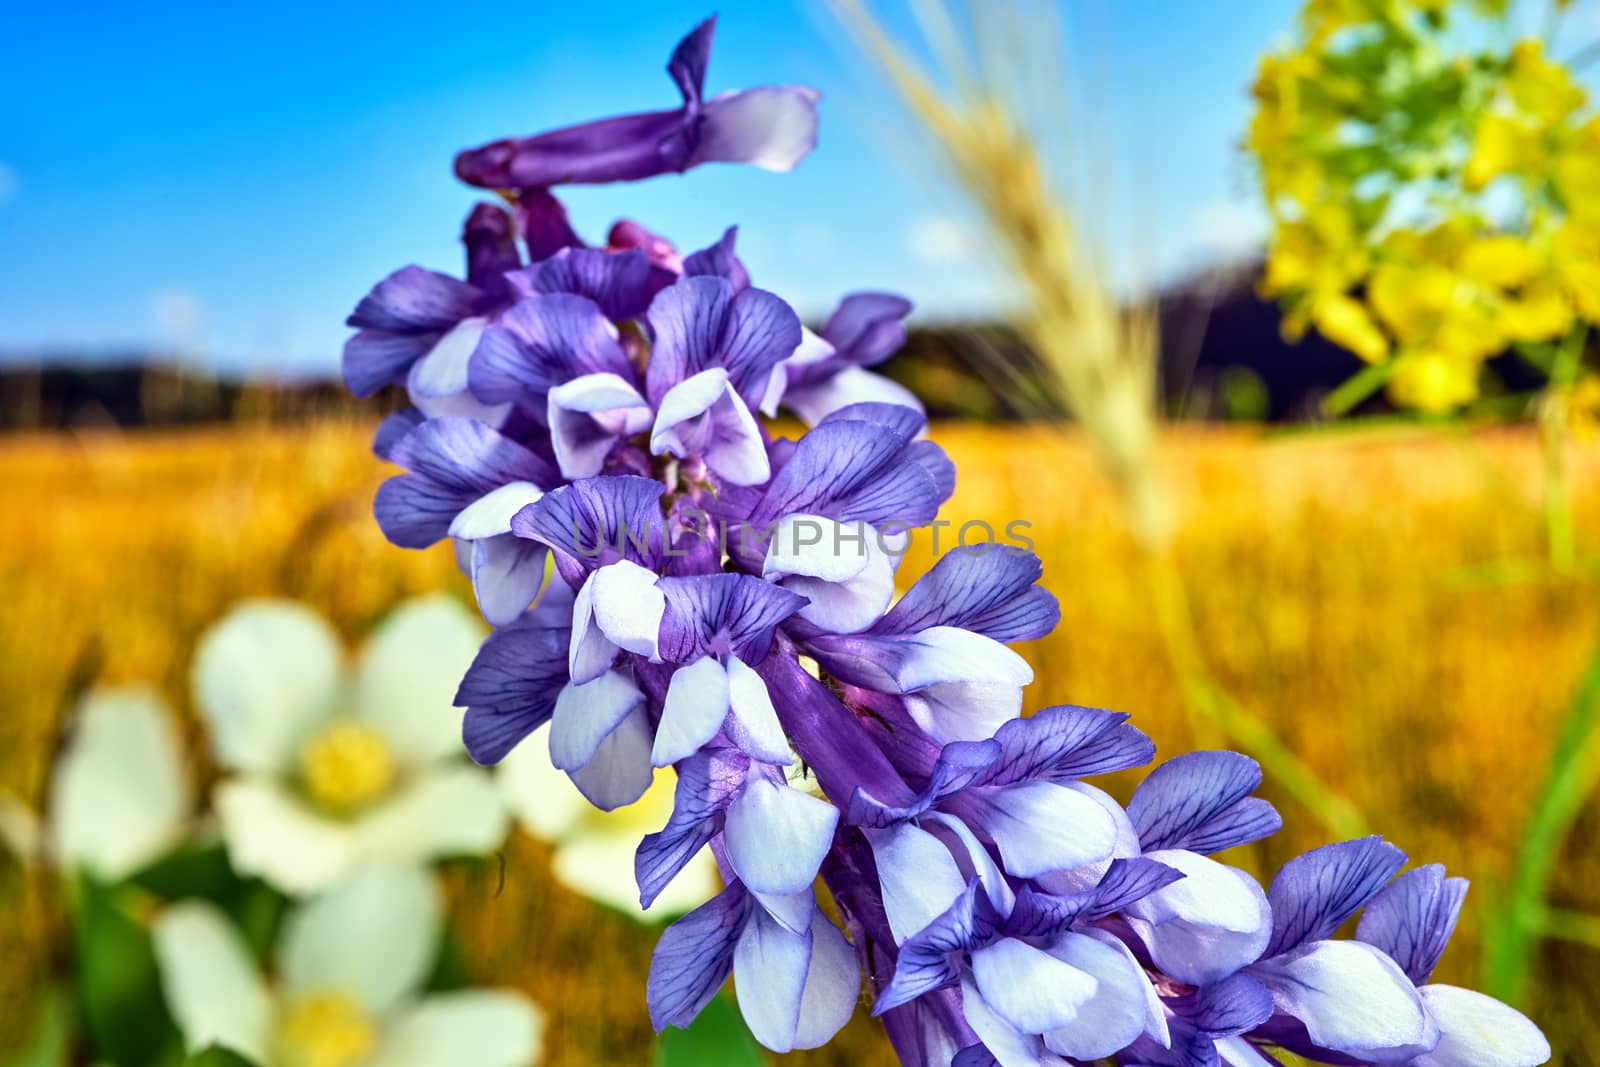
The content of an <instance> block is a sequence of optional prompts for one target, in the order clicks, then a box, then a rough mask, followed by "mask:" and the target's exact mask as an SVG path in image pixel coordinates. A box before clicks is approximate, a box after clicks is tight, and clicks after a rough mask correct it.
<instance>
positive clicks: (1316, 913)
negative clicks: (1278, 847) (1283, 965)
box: [1266, 836, 1406, 956]
mask: <svg viewBox="0 0 1600 1067" xmlns="http://www.w3.org/2000/svg"><path fill="white" fill-rule="evenodd" d="M1405 863H1406V854H1405V853H1404V852H1401V851H1400V850H1399V849H1398V848H1395V847H1394V846H1393V845H1391V844H1389V843H1388V842H1386V841H1384V840H1383V839H1382V838H1381V837H1376V836H1373V837H1364V838H1358V839H1357V840H1354V841H1340V842H1336V843H1335V844H1332V845H1324V846H1323V847H1321V848H1316V849H1312V850H1311V851H1310V852H1307V853H1305V854H1304V855H1301V856H1296V857H1295V858H1294V859H1292V860H1290V861H1289V862H1288V863H1285V864H1284V865H1283V867H1282V868H1281V869H1279V871H1278V873H1277V875H1276V876H1275V877H1274V878H1273V879H1272V884H1271V885H1270V886H1268V887H1267V899H1268V900H1269V901H1270V902H1271V903H1272V941H1271V942H1270V943H1269V944H1268V945H1267V953H1266V954H1267V955H1269V956H1276V955H1278V954H1279V953H1280V952H1287V951H1288V950H1289V949H1292V948H1295V947H1296V946H1298V945H1302V944H1304V943H1305V942H1307V941H1321V940H1323V939H1325V938H1329V937H1332V936H1333V932H1334V931H1335V930H1337V929H1339V927H1340V926H1342V925H1343V924H1344V921H1345V920H1346V919H1348V918H1349V917H1350V916H1352V915H1354V914H1355V913H1356V911H1357V910H1358V909H1359V908H1360V907H1361V906H1362V905H1364V904H1366V903H1367V901H1369V900H1371V899H1372V898H1373V897H1374V896H1376V895H1377V894H1378V891H1379V890H1380V889H1382V888H1383V887H1384V886H1385V885H1387V884H1388V883H1389V879H1391V878H1393V877H1394V875H1395V872H1397V871H1398V870H1400V868H1401V867H1404V866H1405Z"/></svg>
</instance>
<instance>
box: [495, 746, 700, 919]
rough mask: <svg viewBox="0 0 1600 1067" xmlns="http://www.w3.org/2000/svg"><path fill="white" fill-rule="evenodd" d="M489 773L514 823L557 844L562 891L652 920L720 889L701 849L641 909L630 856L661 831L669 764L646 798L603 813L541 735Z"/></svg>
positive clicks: (667, 805)
mask: <svg viewBox="0 0 1600 1067" xmlns="http://www.w3.org/2000/svg"><path fill="white" fill-rule="evenodd" d="M495 773H496V775H497V777H498V779H499V783H500V788H501V791H502V792H503V793H504V794H505V798H506V803H507V804H509V805H510V807H511V811H512V814H514V815H515V816H516V818H517V822H518V824H519V825H520V826H521V827H522V828H523V829H524V830H526V831H527V832H528V833H529V834H532V835H533V836H534V837H537V838H539V839H541V840H544V841H549V842H551V843H552V844H554V845H555V846H556V849H555V856H554V857H553V859H552V861H551V867H552V869H553V871H554V873H555V876H556V879H557V880H558V881H560V882H561V883H562V884H563V885H565V886H566V887H567V888H568V889H571V890H574V891H575V892H578V893H582V894H583V895H584V896H586V897H588V898H589V899H590V900H595V901H599V902H600V903H602V904H605V905H608V906H609V907H612V908H615V909H617V910H618V911H621V912H623V913H625V914H627V915H631V916H633V917H634V918H636V919H640V920H642V921H650V920H653V919H656V918H660V919H667V918H670V917H672V916H675V915H679V914H682V913H683V912H686V911H690V910H692V909H693V908H695V907H697V906H698V905H700V904H703V903H704V902H705V901H707V900H709V899H711V897H712V896H714V895H715V894H716V893H717V891H718V890H720V889H721V888H722V883H721V881H720V879H719V878H718V875H717V863H716V860H715V859H714V858H712V855H711V850H710V849H702V850H701V851H700V853H699V854H698V855H696V856H695V858H694V859H692V860H690V861H689V865H688V866H687V867H685V868H684V869H683V872H682V873H681V874H679V875H678V876H677V877H676V878H674V879H673V880H672V881H671V883H669V884H668V886H667V888H666V889H664V890H662V892H661V895H660V896H659V897H657V898H656V900H655V902H654V903H653V904H651V906H650V910H649V911H648V912H646V911H645V910H644V909H642V908H640V907H639V886H638V883H637V882H636V881H635V879H634V874H633V856H634V853H635V852H636V851H637V850H638V848H639V840H640V838H642V837H643V836H644V835H645V834H647V833H650V832H652V831H655V830H659V829H661V827H662V826H663V825H665V824H666V821H667V817H668V816H669V815H671V814H672V794H673V789H674V787H675V784H676V782H677V775H675V774H674V773H673V772H672V771H671V770H670V769H663V770H658V771H656V772H655V779H654V781H653V782H652V783H651V785H650V788H649V789H647V790H645V793H644V796H642V797H640V798H639V799H638V800H637V801H635V802H634V803H633V804H630V805H628V806H627V807H623V808H618V809H617V810H615V811H601V810H600V809H599V808H596V807H595V806H594V805H593V804H591V803H589V801H588V800H587V799H586V798H585V797H584V795H583V794H582V793H580V792H578V787H577V786H575V785H573V784H572V780H571V779H570V778H568V777H567V775H566V774H564V773H563V772H561V771H558V770H557V769H556V768H555V765H554V764H552V763H551V762H550V746H549V745H547V744H545V743H544V738H543V737H535V738H531V739H529V740H527V741H524V742H523V743H522V744H520V745H518V746H517V747H516V748H514V749H512V750H511V754H510V755H509V756H507V757H506V758H505V759H504V760H502V761H501V762H500V765H499V767H497V768H496V770H495Z"/></svg>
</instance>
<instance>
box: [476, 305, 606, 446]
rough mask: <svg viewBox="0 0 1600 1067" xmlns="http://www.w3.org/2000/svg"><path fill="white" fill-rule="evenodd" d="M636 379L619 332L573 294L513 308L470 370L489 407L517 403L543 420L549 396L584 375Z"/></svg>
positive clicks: (487, 332) (490, 332) (486, 336)
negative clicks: (618, 337) (552, 391)
mask: <svg viewBox="0 0 1600 1067" xmlns="http://www.w3.org/2000/svg"><path fill="white" fill-rule="evenodd" d="M603 373H610V374H616V375H619V376H620V377H623V378H631V377H632V376H633V368H632V367H631V366H630V365H629V363H628V357H627V354H626V353H625V352H624V351H623V350H622V345H621V343H620V342H619V341H618V339H617V331H616V327H615V326H613V325H612V324H611V320H609V319H607V318H606V316H605V313H604V312H602V311H601V310H600V307H599V305H597V304H595V303H594V301H592V300H589V299H588V298H587V297H583V296H578V295H576V294H574V293H540V294H537V295H535V296H529V297H524V298H523V299H521V300H519V301H517V302H516V303H515V304H513V305H512V306H511V307H510V308H509V309H508V310H507V311H505V313H503V314H502V315H501V316H500V318H499V320H498V321H497V322H495V323H494V324H493V325H491V326H489V327H487V328H485V329H484V331H483V337H482V338H481V339H480V340H479V342H478V349H477V351H476V352H474V353H473V356H472V361H471V365H470V367H469V369H468V380H469V381H470V383H471V385H472V392H473V395H475V396H476V397H477V398H478V399H479V400H482V401H483V402H484V403H486V404H502V403H517V404H520V405H522V406H523V407H524V408H526V409H527V410H529V411H532V412H535V413H537V414H539V415H541V416H542V415H543V412H544V407H545V395H546V394H547V393H548V392H549V391H550V390H551V389H553V388H555V387H556V386H558V385H560V384H561V383H562V382H565V381H569V380H571V379H573V378H577V377H581V376H582V375H585V374H603Z"/></svg>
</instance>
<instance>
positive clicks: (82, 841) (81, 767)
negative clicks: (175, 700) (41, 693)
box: [49, 688, 190, 881]
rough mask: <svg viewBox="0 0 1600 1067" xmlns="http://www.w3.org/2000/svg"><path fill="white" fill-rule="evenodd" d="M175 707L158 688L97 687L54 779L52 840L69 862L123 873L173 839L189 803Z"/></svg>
mask: <svg viewBox="0 0 1600 1067" xmlns="http://www.w3.org/2000/svg"><path fill="white" fill-rule="evenodd" d="M189 794H190V790H189V777H188V771H187V769H186V768H185V767H184V765H183V757H182V755H181V753H180V752H179V748H178V737H177V734H176V732H175V731H174V729H173V726H172V720H171V713H170V712H169V711H168V710H167V707H166V705H165V704H163V703H162V702H161V699H160V697H158V696H157V695H156V694H155V693H154V692H152V691H150V690H147V689H141V688H128V689H96V690H92V691H91V692H90V693H89V695H88V696H87V697H85V698H84V701H83V704H82V706H81V707H80V708H79V710H78V714H77V717H76V721H75V725H74V727H73V730H72V737H71V740H70V741H69V743H68V745H67V748H66V751H65V752H63V753H62V755H61V758H60V759H59V761H58V762H57V763H56V767H55V773H54V774H53V775H52V777H51V781H50V808H49V831H50V846H51V849H52V852H53V853H54V856H55V859H56V862H57V863H58V864H59V865H61V866H62V867H64V868H71V867H76V866H82V867H84V868H86V869H88V870H89V871H92V872H93V873H94V874H95V875H97V876H98V877H100V878H103V879H107V880H110V881H116V880H119V879H122V878H124V877H126V876H128V875H130V874H132V873H134V872H135V871H137V870H138V869H139V868H141V867H143V866H145V865H146V864H147V863H149V862H150V861H151V860H154V859H155V858H156V857H157V856H159V855H161V853H162V852H163V851H164V850H166V849H167V848H168V847H170V846H171V845H173V844H175V843H176V842H177V840H178V837H179V835H180V834H181V833H182V831H183V824H184V821H185V820H186V819H187V817H188V813H189V803H190V795H189Z"/></svg>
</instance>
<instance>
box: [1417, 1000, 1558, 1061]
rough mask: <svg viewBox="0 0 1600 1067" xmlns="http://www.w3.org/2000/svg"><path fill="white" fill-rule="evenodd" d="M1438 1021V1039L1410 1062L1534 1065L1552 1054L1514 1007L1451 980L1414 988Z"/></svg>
mask: <svg viewBox="0 0 1600 1067" xmlns="http://www.w3.org/2000/svg"><path fill="white" fill-rule="evenodd" d="M1417 992H1418V993H1419V994H1421V996H1422V1003H1423V1005H1424V1006H1425V1007H1426V1008H1427V1009H1428V1013H1429V1014H1430V1015H1432V1016H1433V1018H1434V1021H1435V1022H1437V1023H1438V1024H1439V1035H1440V1036H1439V1044H1438V1045H1436V1046H1435V1047H1434V1049H1433V1051H1432V1052H1425V1053H1423V1054H1422V1055H1421V1056H1418V1057H1417V1058H1416V1059H1414V1060H1412V1061H1411V1063H1412V1067H1461V1065H1463V1064H1472V1065H1473V1067H1534V1065H1536V1064H1540V1063H1546V1062H1548V1061H1549V1059H1550V1042H1548V1041H1546V1040H1545V1037H1544V1034H1542V1033H1540V1032H1539V1028H1538V1027H1537V1026H1535V1025H1533V1023H1532V1022H1530V1021H1529V1020H1528V1017H1527V1016H1525V1015H1523V1014H1522V1013H1521V1012H1520V1011H1517V1010H1516V1009H1515V1008H1512V1007H1508V1006H1507V1005H1505V1004H1502V1003H1500V1002H1499V1001H1498V1000H1495V999H1494V998H1493V997H1486V996H1484V995H1483V994H1482V993H1475V992H1473V991H1472V990H1470V989H1457V988H1456V987H1455V986H1449V985H1425V986H1423V987H1422V988H1421V989H1419V990H1418V991H1417Z"/></svg>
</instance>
